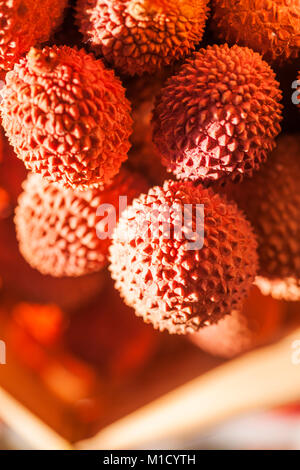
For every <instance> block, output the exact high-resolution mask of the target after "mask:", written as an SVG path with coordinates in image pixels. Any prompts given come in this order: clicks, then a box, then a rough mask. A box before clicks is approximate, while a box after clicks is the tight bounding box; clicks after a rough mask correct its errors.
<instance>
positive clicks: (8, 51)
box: [0, 0, 68, 70]
mask: <svg viewBox="0 0 300 470" xmlns="http://www.w3.org/2000/svg"><path fill="white" fill-rule="evenodd" d="M67 4H68V0H43V2H39V1H37V0H2V1H1V2H0V18H1V22H0V69H2V70H11V69H12V68H13V66H14V64H15V63H16V62H18V60H19V59H20V57H21V56H22V55H23V54H25V53H26V52H28V51H29V49H30V48H31V47H32V46H36V45H39V44H42V43H44V42H46V41H48V40H49V38H50V36H51V34H52V32H53V31H54V30H55V29H56V28H57V27H58V26H59V25H60V24H61V23H62V21H63V14H64V10H65V8H66V6H67Z"/></svg>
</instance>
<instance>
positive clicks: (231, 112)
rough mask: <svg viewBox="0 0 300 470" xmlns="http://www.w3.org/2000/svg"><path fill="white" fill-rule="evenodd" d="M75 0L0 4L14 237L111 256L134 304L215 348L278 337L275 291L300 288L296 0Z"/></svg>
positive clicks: (83, 258)
mask: <svg viewBox="0 0 300 470" xmlns="http://www.w3.org/2000/svg"><path fill="white" fill-rule="evenodd" d="M42 3H43V4H42ZM67 3H68V2H67V1H59V2H57V0H47V1H46V2H41V3H39V2H35V1H32V0H10V1H8V0H7V1H4V2H1V5H0V13H1V23H0V44H1V47H0V66H1V68H2V70H3V76H5V85H4V87H3V89H2V90H1V96H2V102H1V117H2V126H3V129H4V131H5V134H6V137H7V139H8V141H9V143H10V144H11V146H12V148H11V149H10V156H9V158H10V159H11V165H12V166H13V165H14V164H15V165H16V171H19V170H18V168H19V167H18V165H19V162H18V160H17V158H18V159H19V160H21V161H22V162H23V163H24V165H25V167H26V169H27V170H29V172H30V173H28V175H27V177H26V180H25V182H24V183H23V192H22V193H21V194H20V195H19V197H18V202H17V207H16V208H15V217H14V222H15V227H16V237H17V240H18V243H19V249H20V252H21V254H22V255H23V257H24V258H25V259H26V261H27V262H28V264H29V265H31V266H32V267H33V268H35V269H36V270H38V271H39V272H40V273H42V274H43V275H47V276H53V277H57V278H63V277H79V276H83V275H87V274H91V273H94V272H98V271H100V270H107V269H108V270H109V272H110V274H111V277H112V279H113V281H114V283H115V284H114V285H115V288H116V290H117V291H119V293H120V295H121V297H122V299H123V301H124V303H125V304H127V306H129V307H132V308H133V309H134V311H135V313H136V315H137V316H140V317H142V318H143V319H144V321H145V322H146V323H150V324H152V325H153V327H154V328H155V329H158V330H160V331H165V330H166V331H167V332H169V333H171V334H173V333H176V334H184V335H187V337H188V338H190V339H192V341H194V343H196V344H198V345H199V346H200V347H201V348H203V349H204V350H206V351H209V352H210V353H212V354H216V355H221V356H224V357H230V356H233V355H236V354H239V353H241V352H243V351H245V350H247V349H250V348H252V347H254V346H256V345H259V344H262V343H264V342H266V341H269V340H271V339H272V338H273V337H275V336H276V334H277V333H278V331H279V329H280V328H281V326H282V322H283V316H282V315H281V314H280V313H279V311H280V309H278V308H277V307H276V300H273V299H281V300H282V299H284V300H285V301H300V245H299V244H300V185H299V180H300V134H299V133H298V134H297V133H296V132H294V130H295V129H297V126H295V125H294V126H290V125H289V122H290V119H291V120H292V118H291V116H292V115H293V113H294V112H295V109H296V110H297V106H296V104H294V103H293V102H292V93H293V89H292V83H291V82H289V80H286V79H285V78H286V73H287V72H286V71H287V70H288V71H289V72H288V73H289V74H290V73H291V71H292V80H291V81H295V80H297V76H298V73H299V70H300V64H299V59H298V58H299V57H300V5H299V2H298V0H284V1H282V0H275V1H272V2H270V1H269V0H259V1H258V0H257V1H247V0H238V1H236V0H235V1H230V0H228V1H224V0H213V1H212V2H208V0H77V1H74V2H70V3H69V6H67ZM63 21H64V23H63ZM62 24H63V26H62ZM287 82H288V83H287ZM294 91H295V90H294ZM283 103H284V105H283ZM299 103H300V92H299ZM297 112H299V111H298V110H297ZM5 145H6V146H7V143H5ZM3 148H4V147H3ZM14 154H15V155H14ZM16 157H17V158H16ZM13 160H14V163H13ZM12 172H14V170H13V169H12ZM8 186H9V185H8ZM4 189H6V187H5V186H4ZM4 189H3V191H4ZM9 190H10V191H12V192H13V193H14V194H15V193H16V192H17V193H19V192H20V191H19V190H18V188H17V189H16V188H15V187H14V188H9ZM1 195H2V193H1ZM2 199H3V202H2V205H1V208H2V206H4V209H3V211H4V213H5V207H6V206H5V204H6V202H5V201H6V193H5V191H4V192H3V197H2ZM125 199H126V201H125ZM124 201H125V202H124ZM1 212H2V210H1ZM262 294H263V295H265V296H272V297H273V299H271V298H270V301H271V303H270V302H267V301H265V300H264V297H263V295H262ZM114 295H115V294H114ZM263 305H266V308H263V307H262V306H263ZM270 305H271V307H270ZM111 314H112V315H113V312H112V313H111ZM118 323H119V322H116V325H115V328H117V327H118V326H117V324H118Z"/></svg>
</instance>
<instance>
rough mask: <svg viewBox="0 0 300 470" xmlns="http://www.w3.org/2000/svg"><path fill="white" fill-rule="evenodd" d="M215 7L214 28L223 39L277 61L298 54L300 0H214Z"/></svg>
mask: <svg viewBox="0 0 300 470" xmlns="http://www.w3.org/2000/svg"><path fill="white" fill-rule="evenodd" d="M212 10H213V17H212V22H211V24H212V28H213V29H214V30H215V31H216V33H217V35H218V37H219V38H220V39H222V40H226V41H227V42H229V43H230V44H239V45H241V46H248V47H251V48H252V49H253V50H255V51H257V52H260V53H261V54H262V55H263V56H264V57H265V58H266V59H267V60H269V61H276V62H277V63H283V62H285V61H287V60H288V59H296V58H297V57H299V55H300V3H299V0H272V1H269V0H213V2H212Z"/></svg>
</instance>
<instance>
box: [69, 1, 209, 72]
mask: <svg viewBox="0 0 300 470" xmlns="http://www.w3.org/2000/svg"><path fill="white" fill-rule="evenodd" d="M207 3H208V0H78V4H77V17H78V22H79V26H80V31H81V32H82V33H83V35H84V38H85V40H86V42H87V43H88V44H89V46H91V48H92V49H93V50H94V51H95V52H96V53H97V54H101V55H102V56H104V58H105V59H106V60H107V61H108V62H109V63H111V64H112V65H113V66H114V67H115V68H117V69H118V70H119V71H121V72H122V73H124V74H128V75H135V74H138V75H142V74H143V73H145V72H147V73H154V72H156V71H157V70H159V69H160V68H161V67H163V66H165V65H169V64H172V63H173V62H174V61H175V60H178V59H182V58H184V57H186V56H187V55H188V54H189V53H190V52H191V51H192V50H193V49H194V48H195V45H196V44H198V43H199V42H200V41H201V39H202V36H203V32H204V27H205V21H206V18H207V12H208V8H207Z"/></svg>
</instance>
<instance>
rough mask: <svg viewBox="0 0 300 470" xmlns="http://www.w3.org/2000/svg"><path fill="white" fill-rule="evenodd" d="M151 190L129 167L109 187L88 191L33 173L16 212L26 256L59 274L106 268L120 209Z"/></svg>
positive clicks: (45, 270) (38, 266)
mask: <svg viewBox="0 0 300 470" xmlns="http://www.w3.org/2000/svg"><path fill="white" fill-rule="evenodd" d="M146 188H147V185H146V183H145V182H144V180H143V179H142V177H140V176H139V175H134V174H130V173H129V172H127V171H126V170H122V171H121V172H120V173H119V174H118V175H117V176H116V178H115V179H114V180H113V183H112V184H111V186H109V187H107V188H105V189H104V190H100V189H95V188H94V189H89V190H87V191H80V190H72V189H64V188H62V187H60V186H59V185H57V184H54V183H49V182H47V181H46V180H45V179H43V178H42V177H41V176H40V175H37V174H30V175H29V176H28V178H27V180H26V181H25V183H24V192H23V193H22V194H21V195H20V197H19V203H18V206H17V208H16V216H15V224H16V231H17V238H18V241H19V249H20V252H21V254H22V255H23V257H24V258H25V259H26V261H27V262H28V263H29V264H30V265H31V266H32V267H33V268H36V269H38V270H39V271H40V272H41V273H42V274H50V275H51V276H55V277H62V276H81V275H83V274H87V273H90V272H94V271H98V270H100V269H101V268H102V267H103V266H105V264H106V259H107V253H108V247H109V245H110V242H111V231H112V230H113V227H114V225H115V223H116V220H117V218H118V216H119V210H120V211H121V210H122V209H123V208H124V207H123V204H126V203H127V202H128V203H130V202H131V201H132V199H133V198H134V197H135V196H138V195H139V194H140V193H141V192H142V191H145V189H146ZM120 196H124V197H126V198H127V200H126V201H124V202H123V201H120V200H119V197H120Z"/></svg>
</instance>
